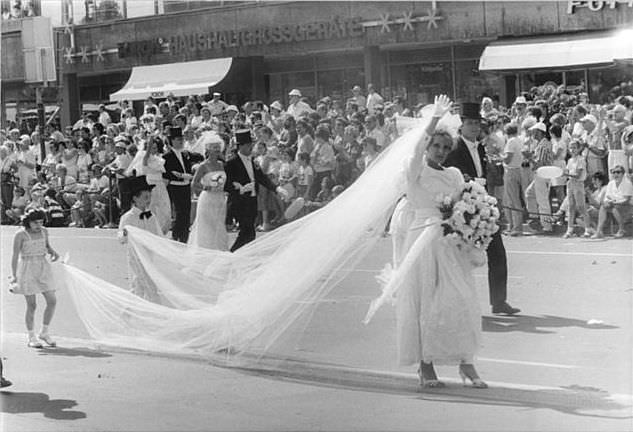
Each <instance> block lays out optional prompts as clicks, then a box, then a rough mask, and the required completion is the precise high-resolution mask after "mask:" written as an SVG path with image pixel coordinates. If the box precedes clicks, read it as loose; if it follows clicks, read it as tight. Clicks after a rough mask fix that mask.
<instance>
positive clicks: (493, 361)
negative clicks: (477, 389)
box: [477, 357, 580, 369]
mask: <svg viewBox="0 0 633 432" xmlns="http://www.w3.org/2000/svg"><path fill="white" fill-rule="evenodd" d="M477 360H481V361H486V362H492V363H509V364H517V365H525V366H542V367H551V368H560V369H579V368H580V366H573V365H564V364H556V363H541V362H530V361H521V360H506V359H494V358H488V357H477Z"/></svg>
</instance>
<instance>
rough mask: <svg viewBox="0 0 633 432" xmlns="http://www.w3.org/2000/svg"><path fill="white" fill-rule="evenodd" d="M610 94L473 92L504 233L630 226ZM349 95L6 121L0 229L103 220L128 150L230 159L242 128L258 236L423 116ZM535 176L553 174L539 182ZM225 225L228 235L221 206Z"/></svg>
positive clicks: (624, 129) (549, 88)
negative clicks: (175, 147) (174, 150)
mask: <svg viewBox="0 0 633 432" xmlns="http://www.w3.org/2000/svg"><path fill="white" fill-rule="evenodd" d="M618 89H619V90H618V93H614V94H612V97H611V99H610V102H609V103H607V104H603V105H595V104H592V103H590V101H589V99H588V97H587V95H586V94H584V93H582V92H579V91H577V90H570V89H567V88H565V87H564V86H558V87H557V86H555V85H551V84H549V85H543V86H540V87H535V88H533V89H531V90H530V91H529V92H525V93H523V94H521V95H520V96H518V97H517V98H516V100H514V103H513V104H512V105H511V106H510V107H508V108H505V107H502V106H499V104H498V103H497V102H496V101H495V100H493V99H492V98H489V97H483V98H482V100H481V125H482V127H481V137H480V138H481V141H480V142H481V145H482V146H483V147H484V148H485V152H486V158H487V162H488V164H487V166H488V169H487V179H486V180H487V186H488V190H489V192H490V193H491V194H493V195H494V196H495V197H497V199H498V200H499V202H500V203H501V205H502V207H503V208H504V223H505V225H506V228H507V229H506V232H507V234H509V235H512V236H518V235H522V234H523V232H524V223H525V222H527V225H528V227H529V230H530V231H532V232H537V233H543V234H547V233H553V232H555V227H556V226H557V225H562V224H565V223H566V225H567V229H566V230H565V233H564V236H566V237H570V236H573V235H584V236H587V237H594V238H599V237H602V236H604V235H605V234H607V233H610V234H615V236H616V237H622V236H624V235H626V233H627V230H630V225H631V216H632V212H631V209H632V207H633V202H632V197H633V185H632V184H631V174H632V168H633V165H632V157H633V126H632V125H631V124H632V118H631V116H632V112H633V85H631V84H630V83H629V84H628V85H627V84H623V85H622V86H620V87H619V88H618ZM363 93H364V92H363V91H362V89H361V88H360V87H358V86H355V87H354V88H353V89H351V91H350V97H349V98H348V99H347V100H343V101H342V100H335V99H332V98H330V97H325V98H322V99H320V100H318V101H317V102H316V103H311V101H310V100H308V99H307V98H304V97H303V96H302V94H301V92H300V91H299V90H297V89H293V90H292V91H290V92H289V94H288V99H289V102H288V104H287V105H284V104H283V103H282V102H281V101H279V100H275V101H272V102H270V103H264V102H262V101H248V102H246V103H244V104H243V105H242V106H241V107H237V106H235V105H229V104H227V103H225V102H224V101H223V100H222V95H221V94H220V93H213V94H212V96H210V97H199V96H190V97H187V98H175V97H171V96H170V97H168V98H167V99H166V100H163V101H160V102H158V101H155V100H154V99H153V98H151V97H150V98H148V99H147V100H146V101H145V102H144V106H143V109H142V111H141V110H139V112H135V111H134V109H133V107H132V105H131V103H130V102H128V101H123V102H122V103H121V106H120V109H121V110H120V112H121V115H120V119H119V121H118V122H115V121H113V120H112V118H111V116H110V115H109V114H108V112H107V111H106V109H105V107H104V106H100V108H99V113H98V114H91V113H89V112H86V113H84V114H83V115H82V118H81V119H80V120H79V121H77V122H76V123H75V124H74V125H67V126H66V127H64V128H63V130H60V128H57V127H55V126H53V125H50V124H49V125H47V126H46V129H45V130H40V129H39V127H36V128H35V129H34V130H32V131H25V130H19V129H17V128H16V127H15V125H9V127H7V128H6V129H2V130H0V141H1V143H0V144H1V145H0V171H1V174H2V179H1V180H2V183H1V199H2V223H4V224H12V223H18V222H19V220H20V216H21V215H22V214H24V212H25V211H28V210H29V209H30V208H43V209H44V210H45V212H46V215H47V220H46V224H47V225H49V226H66V225H70V226H77V227H104V226H107V225H110V226H115V224H116V222H117V220H118V218H119V215H121V214H122V213H123V212H125V211H127V210H128V209H129V208H130V199H131V198H130V196H129V194H128V193H127V192H126V188H125V182H126V181H127V180H129V178H130V177H134V176H136V175H138V174H139V173H138V172H137V171H136V170H135V169H131V167H133V161H134V158H135V156H136V155H137V152H139V151H144V150H145V149H146V147H151V153H152V157H153V155H155V154H156V153H158V156H160V154H161V153H164V152H167V150H168V149H169V147H170V145H171V141H170V130H171V129H174V130H175V129H179V130H180V131H182V136H183V141H184V147H185V149H186V150H188V151H189V152H191V153H198V154H199V155H200V160H202V159H204V158H205V156H207V155H206V154H205V153H206V152H207V150H208V149H207V148H206V146H205V144H204V143H205V140H204V139H203V138H204V136H205V135H206V133H207V132H213V133H214V134H216V135H217V136H218V137H220V138H221V140H222V142H223V143H224V145H223V149H222V154H223V159H224V160H228V159H229V158H231V157H234V155H235V151H236V142H235V131H237V130H243V129H244V128H248V129H250V130H251V133H252V136H253V141H254V143H255V146H254V150H253V157H254V159H255V161H256V163H257V164H258V165H259V166H260V167H261V168H262V170H263V171H264V172H265V173H266V174H267V175H268V176H269V177H270V179H271V180H272V181H273V182H274V183H275V184H276V185H278V186H281V187H282V188H284V189H286V191H287V194H286V196H285V198H284V197H280V196H278V195H276V194H274V193H261V194H258V196H257V197H258V211H259V228H258V229H259V230H262V231H268V230H272V229H274V228H275V227H276V226H278V225H280V224H282V223H284V222H286V221H287V219H288V217H287V212H286V210H287V209H288V207H289V206H291V204H292V203H293V202H294V200H296V199H297V198H302V199H303V202H304V203H305V204H304V206H303V209H302V210H301V212H300V213H298V215H297V216H301V215H302V214H305V213H306V212H309V211H311V210H314V209H317V208H319V207H322V206H323V205H325V204H327V203H328V202H329V201H330V200H332V199H333V198H335V197H336V196H337V195H338V194H340V193H341V192H342V191H343V190H344V189H345V188H347V187H348V186H349V185H350V184H352V182H354V180H355V179H356V178H357V177H358V176H360V175H361V174H362V173H363V171H364V170H365V169H367V168H368V167H369V166H370V165H371V164H372V162H373V161H374V160H375V159H376V158H377V157H378V155H379V154H380V152H381V151H382V150H384V149H385V148H386V147H387V146H389V145H391V143H392V142H393V141H394V140H395V139H396V138H397V137H398V135H399V129H400V128H399V127H397V125H398V120H397V119H398V118H399V117H418V116H420V115H421V113H422V111H423V106H422V105H417V106H411V107H409V106H407V104H406V101H405V99H404V98H402V97H395V98H393V100H391V101H387V100H385V99H384V98H383V97H382V96H381V95H380V94H379V93H378V92H377V91H376V89H374V88H373V86H372V85H371V84H369V85H368V86H367V91H366V92H365V94H363ZM149 143H151V144H149ZM154 143H156V145H154ZM42 149H44V150H45V153H42ZM149 153H150V152H146V154H149ZM143 159H144V160H145V161H147V159H148V158H147V157H144V158H143ZM543 167H556V168H558V169H559V170H555V171H551V170H550V171H547V170H542V169H541V168H543ZM539 169H540V170H539ZM546 171H547V172H550V173H551V172H554V173H555V174H556V176H552V175H549V176H546V175H541V173H544V172H546ZM159 179H160V177H159ZM194 208H195V207H194ZM292 217H295V216H294V215H293V216H292ZM565 221H566V222H565ZM225 222H226V225H227V227H229V229H235V218H234V217H233V216H232V214H231V208H230V203H229V206H228V208H227V217H226V221H225Z"/></svg>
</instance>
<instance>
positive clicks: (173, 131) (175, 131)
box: [169, 126, 182, 139]
mask: <svg viewBox="0 0 633 432" xmlns="http://www.w3.org/2000/svg"><path fill="white" fill-rule="evenodd" d="M169 138H171V139H174V138H182V129H181V128H179V127H176V126H172V127H170V128H169Z"/></svg>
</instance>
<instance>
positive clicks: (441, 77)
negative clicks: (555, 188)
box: [3, 0, 633, 123]
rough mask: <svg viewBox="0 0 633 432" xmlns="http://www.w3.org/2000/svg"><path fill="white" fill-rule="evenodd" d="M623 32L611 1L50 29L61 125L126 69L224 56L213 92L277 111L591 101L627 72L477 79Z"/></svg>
mask: <svg viewBox="0 0 633 432" xmlns="http://www.w3.org/2000/svg"><path fill="white" fill-rule="evenodd" d="M198 3H200V2H198ZM216 3H217V2H216ZM200 6H201V5H200ZM632 25H633V4H632V2H630V1H629V2H626V1H624V2H622V1H615V0H614V1H610V0H609V1H576V0H574V1H462V2H457V1H410V2H400V1H397V2H374V1H371V2H362V1H353V2H348V1H345V2H318V1H314V2H306V1H301V2H258V3H242V4H230V3H228V2H227V3H224V4H221V5H219V6H218V5H216V6H214V7H206V8H204V7H202V8H199V9H189V10H183V11H180V12H172V13H165V14H162V15H154V16H148V17H140V18H133V19H118V20H114V21H109V22H103V23H91V24H85V25H67V26H65V27H63V28H59V29H58V30H57V43H58V63H59V70H60V76H61V80H60V82H59V84H60V86H59V89H60V91H61V94H60V99H61V100H63V104H64V109H63V119H64V123H67V122H70V121H72V120H75V119H76V118H77V117H78V116H79V114H80V106H81V104H82V103H97V102H104V101H108V100H109V96H110V94H112V93H114V92H116V91H118V90H119V89H121V88H122V87H123V86H124V85H125V84H126V82H127V80H128V78H129V76H130V74H131V71H132V68H134V67H135V66H141V65H161V64H166V63H180V62H182V63H183V67H182V71H183V72H182V73H183V74H186V62H188V61H194V60H204V59H216V58H227V57H230V58H232V59H233V63H232V66H231V69H230V71H229V72H228V74H227V76H226V77H225V78H224V79H223V80H222V81H220V82H219V83H218V84H217V85H216V86H214V87H213V90H219V91H221V92H222V93H224V94H225V99H226V100H227V101H229V102H232V103H241V102H243V101H245V100H248V99H262V100H266V101H270V100H273V99H279V100H281V101H282V102H285V101H286V98H287V96H286V95H287V93H288V90H290V89H291V88H298V89H300V90H301V91H302V93H303V94H304V95H305V96H307V97H309V98H310V99H312V100H317V99H318V98H320V97H323V96H326V95H330V96H333V97H335V98H341V99H342V100H345V99H346V97H347V96H349V92H350V90H351V88H352V86H354V85H360V86H365V85H366V84H368V83H373V84H374V86H375V87H376V88H377V89H378V90H379V92H380V93H381V94H382V95H383V96H385V97H387V98H390V97H393V96H394V95H401V96H404V97H405V98H406V100H407V102H408V103H409V104H417V103H429V102H431V100H432V97H433V95H434V94H437V93H447V94H449V95H451V96H452V97H453V98H456V99H460V100H477V99H478V98H480V97H481V96H482V95H489V96H493V97H495V96H496V97H498V99H499V100H500V101H501V103H507V102H508V101H511V100H513V98H514V97H515V95H516V94H517V93H518V92H519V91H521V90H525V89H529V88H530V87H531V86H533V85H537V84H542V83H543V82H545V81H553V82H555V83H559V84H560V83H566V84H579V85H585V86H587V87H588V88H589V90H591V86H590V84H591V83H592V82H597V81H600V80H602V81H604V80H617V79H620V78H622V77H625V78H626V77H627V76H629V77H630V76H632V75H633V73H631V65H630V64H624V65H623V64H615V63H610V64H604V65H587V66H586V67H585V66H582V67H576V68H555V69H551V68H544V69H541V70H525V71H517V70H513V71H486V72H482V71H480V70H479V68H478V65H479V61H480V58H481V55H482V53H483V51H484V49H485V47H486V46H487V45H488V44H490V43H491V42H494V41H498V40H512V39H515V38H516V39H518V38H529V37H535V36H542V35H548V36H553V37H564V36H565V35H573V34H577V33H589V32H600V31H603V32H604V31H610V30H616V29H620V28H627V27H631V26H632ZM3 39H4V38H3ZM3 44H4V40H3ZM3 48H4V46H3ZM3 51H4V50H3ZM3 55H4V54H3ZM516 55H517V56H521V55H522V53H521V51H520V49H517V51H516ZM3 63H4V62H3ZM3 70H4V65H3ZM3 73H4V72H3ZM156 96H158V97H164V96H166V95H163V94H157V95H156Z"/></svg>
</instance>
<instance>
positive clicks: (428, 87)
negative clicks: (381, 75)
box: [388, 63, 452, 106]
mask: <svg viewBox="0 0 633 432" xmlns="http://www.w3.org/2000/svg"><path fill="white" fill-rule="evenodd" d="M388 93H390V94H391V95H392V97H393V96H395V95H399V96H404V97H405V98H406V100H407V102H408V104H409V106H414V105H416V104H424V105H427V104H430V103H433V97H434V96H435V95H437V94H441V93H444V94H452V82H451V66H450V63H426V64H417V65H402V66H392V67H391V86H390V88H389V92H388Z"/></svg>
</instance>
